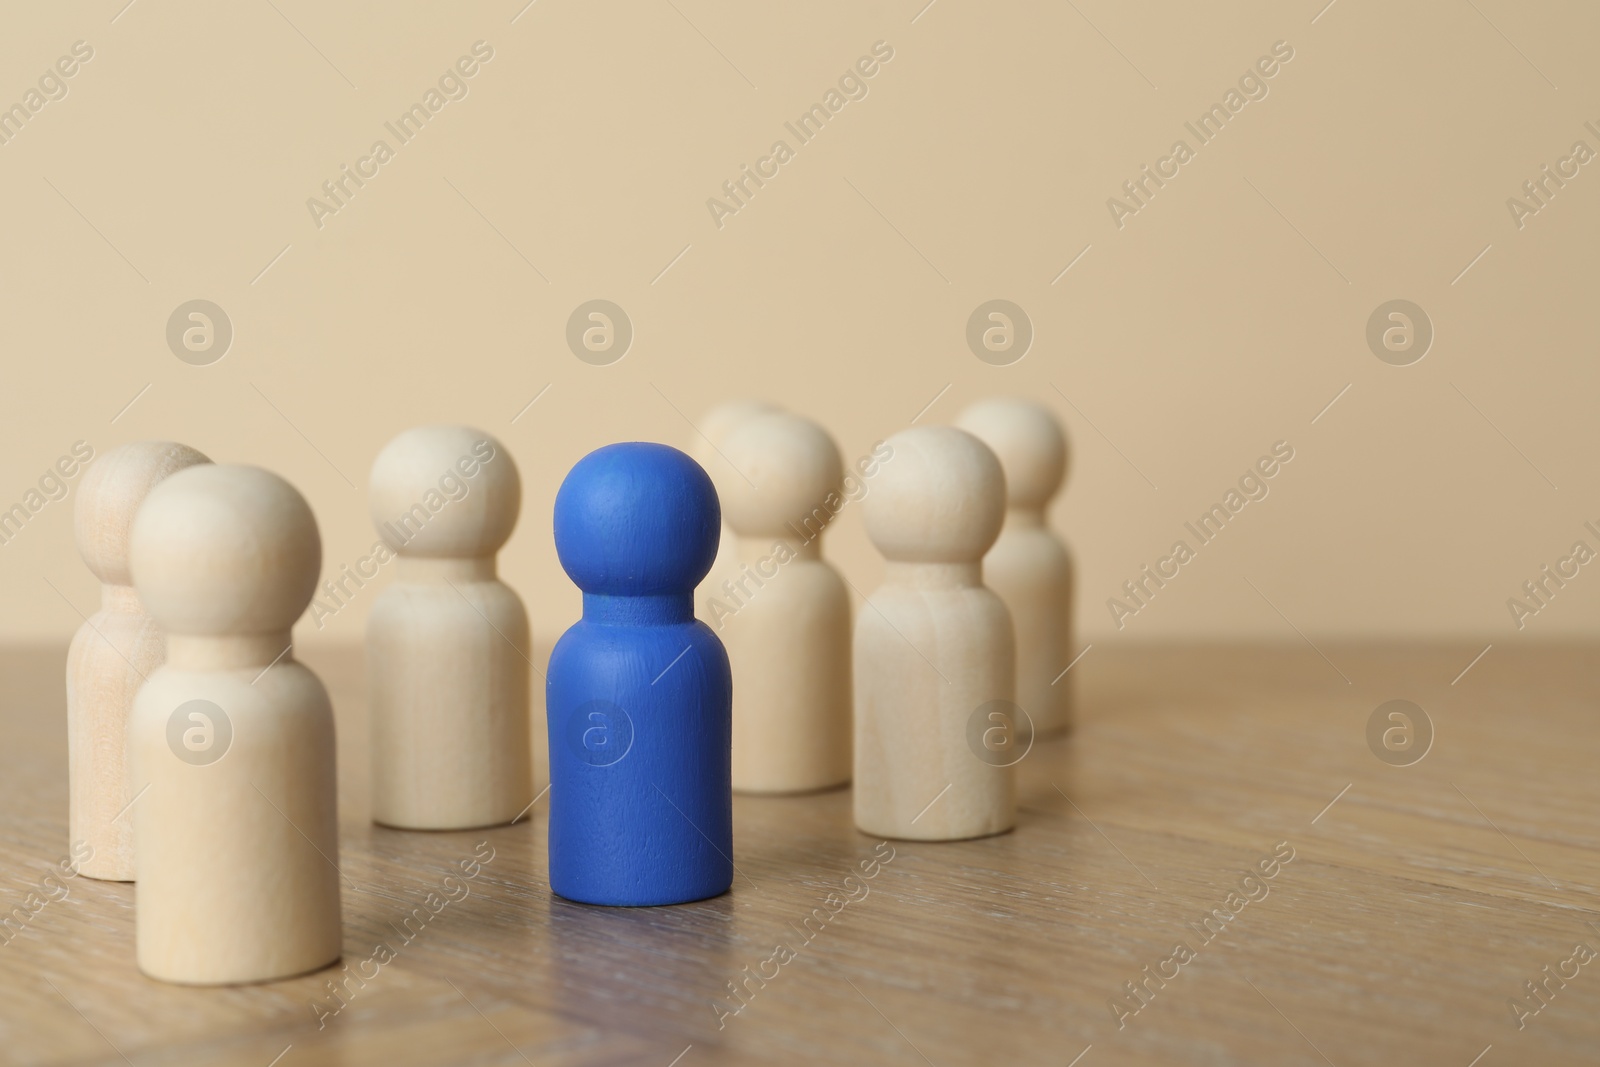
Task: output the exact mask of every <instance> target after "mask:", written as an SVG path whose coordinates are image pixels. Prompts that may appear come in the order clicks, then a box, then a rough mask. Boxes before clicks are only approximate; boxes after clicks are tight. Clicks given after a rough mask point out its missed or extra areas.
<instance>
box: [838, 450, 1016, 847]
mask: <svg viewBox="0 0 1600 1067" xmlns="http://www.w3.org/2000/svg"><path fill="white" fill-rule="evenodd" d="M888 444H889V446H890V448H891V449H892V454H893V456H894V461H893V462H892V463H886V464H884V466H883V469H882V472H881V473H880V474H879V475H878V476H877V478H876V479H875V480H874V483H873V487H872V492H871V493H869V494H868V495H867V496H866V498H865V499H864V500H863V501H862V514H863V517H864V518H865V520H866V525H867V535H868V536H869V537H870V538H871V539H872V543H873V544H874V545H876V546H877V548H878V551H880V552H882V553H883V556H884V559H885V561H886V562H885V566H884V581H883V585H881V586H880V587H879V588H878V589H877V590H876V591H875V592H874V593H873V594H872V597H871V599H870V600H869V601H868V604H867V606H866V607H865V608H863V609H862V610H861V611H860V612H859V614H858V615H857V617H856V635H855V712H856V751H855V819H856V826H857V827H858V828H859V829H861V830H862V831H864V832H865V833H869V834H874V835H877V836H881V837H894V838H907V839H911V840H920V841H955V840H960V839H962V838H969V837H982V836H984V835H987V834H996V833H1000V832H1002V831H1005V830H1009V829H1011V827H1012V826H1013V825H1014V824H1015V821H1016V800H1015V784H1014V780H1013V778H1014V773H1015V772H1014V769H1013V767H1012V766H1011V765H1010V763H1009V762H1007V761H1006V760H1004V759H996V758H994V753H991V752H990V750H989V747H988V746H987V737H988V736H989V735H990V734H992V733H993V724H994V723H996V722H999V723H1000V724H1001V726H1002V727H1003V728H1005V729H1014V728H1015V726H1016V724H1014V723H1012V722H1011V721H1010V720H1009V719H1008V718H1007V714H1008V712H1009V711H1011V710H1012V708H1011V701H1012V700H1013V698H1014V696H1013V694H1014V685H1015V661H1014V659H1013V657H1014V656H1015V654H1016V652H1015V645H1014V642H1013V640H1012V633H1011V617H1010V614H1009V613H1008V612H1007V611H1006V606H1005V604H1004V603H1002V602H1001V600H1000V598H999V597H998V596H996V595H995V594H994V593H993V592H991V591H990V590H989V589H987V588H985V587H984V585H983V578H982V560H983V554H984V552H986V551H987V550H988V549H989V546H990V545H992V544H994V541H995V537H996V536H997V535H998V534H999V533H1000V524H1001V522H1002V520H1003V519H1004V516H1005V500H1006V486H1005V476H1004V475H1003V474H1002V473H1001V470H1000V461H999V460H998V459H996V458H995V455H994V453H993V452H991V451H989V449H988V447H987V446H986V445H984V444H983V442H981V441H979V440H978V439H977V438H976V437H973V436H972V435H971V434H968V433H965V432H964V431H961V430H957V429H952V428H950V427H947V426H920V427H915V428H913V429H910V430H905V431H902V432H901V433H898V434H896V435H894V436H893V437H891V438H889V441H888ZM996 715H998V716H1000V717H1001V718H1000V719H996V718H995V716H996Z"/></svg>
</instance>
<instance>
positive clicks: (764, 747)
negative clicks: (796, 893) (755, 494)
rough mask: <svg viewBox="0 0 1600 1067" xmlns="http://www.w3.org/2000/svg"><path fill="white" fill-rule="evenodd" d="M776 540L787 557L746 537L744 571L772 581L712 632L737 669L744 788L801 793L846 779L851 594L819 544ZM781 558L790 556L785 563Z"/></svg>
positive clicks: (736, 779)
mask: <svg viewBox="0 0 1600 1067" xmlns="http://www.w3.org/2000/svg"><path fill="white" fill-rule="evenodd" d="M780 543H781V544H783V546H784V548H785V549H786V550H787V553H779V552H777V551H775V550H774V547H773V543H770V542H769V543H768V544H767V545H766V546H765V548H764V549H763V548H762V547H761V543H760V542H759V541H751V540H750V539H744V543H743V544H741V546H740V552H739V556H740V560H741V562H742V563H743V564H744V566H745V568H746V569H747V570H749V571H754V572H755V573H757V574H761V573H765V572H768V571H770V572H771V577H770V578H768V579H767V581H766V583H765V584H763V585H762V586H761V587H760V588H759V590H753V591H752V595H751V596H750V598H749V599H748V601H747V602H745V603H744V604H743V605H742V606H741V607H739V608H738V610H737V612H736V613H735V614H733V615H731V616H729V617H728V618H726V619H724V620H723V625H722V626H721V627H719V628H718V630H717V635H718V636H719V637H721V638H722V641H723V643H724V644H725V645H726V646H727V649H728V660H729V662H730V663H731V664H732V665H733V672H734V698H733V788H734V790H735V791H736V792H740V793H803V792H808V791H811V790H816V789H828V788H831V787H833V786H838V785H843V784H844V783H846V782H848V781H849V780H850V768H851V761H850V701H851V694H850V599H849V595H848V594H847V593H846V591H845V585H844V582H843V580H841V579H840V577H839V574H838V572H837V571H835V570H834V569H833V568H832V567H831V566H830V565H828V564H827V563H826V562H824V561H823V559H822V557H821V553H820V552H819V551H818V550H817V548H816V545H815V543H813V544H812V545H810V546H805V547H801V548H796V547H794V546H793V545H792V543H790V542H780ZM790 553H792V555H789V554H790ZM779 556H783V558H785V559H786V560H787V562H784V563H783V564H782V565H781V566H779V565H776V564H775V562H774V561H775V559H776V558H778V557H779ZM745 585H746V587H747V588H748V587H749V586H750V583H749V582H746V583H745Z"/></svg>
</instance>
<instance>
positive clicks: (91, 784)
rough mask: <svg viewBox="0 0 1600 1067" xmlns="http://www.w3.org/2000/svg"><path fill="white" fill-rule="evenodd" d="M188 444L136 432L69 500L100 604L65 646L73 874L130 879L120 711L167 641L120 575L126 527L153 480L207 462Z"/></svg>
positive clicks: (124, 723) (124, 728)
mask: <svg viewBox="0 0 1600 1067" xmlns="http://www.w3.org/2000/svg"><path fill="white" fill-rule="evenodd" d="M210 462H211V461H210V460H209V459H207V458H206V457H205V456H203V455H201V454H200V453H199V452H196V451H195V450H194V449H192V448H190V447H189V446H188V445H180V444H177V443H176V442H173V441H140V442H138V443H136V444H130V445H120V446H118V447H116V448H113V449H112V450H111V451H109V452H107V453H105V454H104V455H102V456H101V457H100V458H99V459H98V460H96V461H95V462H94V463H93V465H91V466H90V467H89V469H88V470H87V471H86V472H85V473H84V475H83V481H82V482H81V483H80V484H79V486H78V499H77V502H76V503H75V504H74V505H73V530H74V533H75V534H76V539H77V543H78V555H80V556H82V557H83V562H84V563H85V564H87V565H88V567H89V570H90V571H91V572H93V574H94V576H95V577H96V578H98V579H100V581H101V582H102V583H103V584H102V586H101V591H100V610H99V611H97V612H95V613H94V614H93V615H91V616H89V618H88V620H87V621H85V622H84V624H83V625H82V626H80V627H79V628H78V632H77V633H76V634H75V635H73V638H72V647H71V648H70V649H69V650H68V652H67V779H68V787H67V796H68V798H69V799H68V816H67V823H68V826H69V831H68V832H69V834H70V841H71V844H72V846H73V849H74V855H76V854H77V849H79V848H84V849H85V850H86V852H87V854H88V858H86V859H84V860H83V861H82V863H80V864H79V866H78V873H79V874H84V875H87V876H89V877H90V878H104V879H109V880H111V881H117V882H131V881H132V880H133V872H134V862H133V816H132V814H131V812H130V811H129V810H128V803H129V801H131V800H132V799H133V793H132V791H131V790H130V789H129V788H128V755H127V734H128V715H129V713H130V712H131V711H132V709H133V697H134V694H135V693H137V692H138V691H139V686H140V685H141V684H142V683H143V682H144V680H145V677H146V676H147V675H149V673H150V672H151V671H153V670H155V669H156V668H157V667H159V666H160V665H161V661H162V660H163V659H164V658H165V657H166V645H165V643H164V642H163V641H162V639H161V630H160V629H159V628H158V627H157V626H156V624H155V620H154V619H152V618H150V616H149V615H147V614H145V610H144V608H143V606H142V605H140V603H139V597H138V596H137V595H136V594H135V593H134V591H133V579H132V578H130V577H129V575H128V534H129V531H130V530H131V529H132V527H133V517H134V515H135V514H137V513H138V510H139V505H140V504H142V503H144V498H145V496H146V495H148V494H149V492H150V490H151V489H152V488H154V487H155V485H156V483H158V482H160V481H161V480H162V479H164V478H166V477H167V476H168V475H171V474H174V473H176V472H178V471H180V470H183V469H184V468H185V467H192V466H194V465H196V464H199V463H210Z"/></svg>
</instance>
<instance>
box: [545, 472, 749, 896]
mask: <svg viewBox="0 0 1600 1067" xmlns="http://www.w3.org/2000/svg"><path fill="white" fill-rule="evenodd" d="M720 521H721V516H720V514H719V509H718V506H717V494H716V490H715V489H714V488H713V487H712V484H711V479H710V478H709V477H708V476H707V475H706V472H705V471H704V470H702V469H701V468H700V466H699V465H698V464H696V463H695V462H694V460H692V459H690V458H689V457H688V456H686V455H685V454H683V453H682V452H679V451H678V450H677V449H675V448H669V447H667V446H666V445H657V444H644V443H630V444H615V445H607V446H606V447H604V448H601V449H598V450H596V451H594V452H591V453H589V454H588V455H587V456H585V457H584V458H583V459H581V460H579V461H578V463H577V465H576V466H574V467H573V468H572V470H571V471H570V472H568V474H567V477H566V479H565V480H564V481H563V482H562V483H561V488H560V490H559V491H558V492H557V494H556V503H555V541H556V554H557V555H558V557H559V558H560V560H561V566H562V568H563V569H565V570H566V572H567V574H568V576H570V577H571V578H572V580H573V582H574V583H575V584H576V585H577V586H578V587H579V588H580V589H582V590H583V618H582V619H581V620H580V621H578V622H577V623H574V624H573V626H572V627H571V628H570V629H568V630H567V632H566V633H565V634H563V635H562V637H561V640H560V641H559V642H557V644H556V647H555V650H554V651H553V652H552V653H551V655H550V669H549V674H548V678H547V681H546V686H545V691H546V700H545V708H546V716H547V721H548V724H549V737H550V830H549V845H550V888H551V889H552V890H553V891H554V892H556V893H557V894H559V895H560V896H563V897H566V898H567V899H569V900H576V901H580V902H583V903H586V904H610V905H627V906H641V905H653V904H680V903H684V902H687V901H691V900H701V899H704V898H706V897H713V896H717V895H718V894H720V893H724V892H726V891H727V890H728V887H729V886H730V885H731V884H732V882H733V796H732V790H731V784H730V780H729V776H730V767H729V763H730V739H729V733H730V726H731V716H730V707H729V702H730V699H731V688H732V679H731V676H730V674H729V670H728V657H727V653H726V652H724V651H723V647H722V642H721V641H719V640H717V637H716V635H715V634H714V633H712V632H711V630H710V628H709V627H707V626H706V625H705V623H703V622H699V621H697V620H696V619H695V618H694V602H693V601H694V587H695V583H696V582H698V581H699V580H700V579H701V578H703V577H704V576H705V574H706V571H707V570H708V569H709V568H710V566H711V561H712V558H713V557H714V556H715V554H716V551H717V532H718V529H719V525H720Z"/></svg>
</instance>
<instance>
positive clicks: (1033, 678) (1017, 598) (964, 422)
mask: <svg viewBox="0 0 1600 1067" xmlns="http://www.w3.org/2000/svg"><path fill="white" fill-rule="evenodd" d="M956 425H957V426H958V427H960V428H961V429H963V430H966V431H967V432H968V433H970V434H972V435H973V436H975V437H977V438H978V439H979V440H980V441H982V442H983V443H984V444H986V445H988V446H989V448H990V449H991V450H992V451H993V452H994V454H995V455H996V456H998V457H999V459H1000V466H1001V468H1002V469H1004V470H1005V473H1006V497H1007V500H1006V505H1007V508H1006V521H1005V525H1004V526H1002V527H1001V528H1000V537H999V539H998V540H996V541H995V543H994V547H993V548H991V549H989V552H988V554H987V555H986V556H984V557H983V582H984V584H985V585H987V586H989V588H991V589H993V590H994V591H995V592H996V593H998V594H1000V599H1001V600H1004V601H1005V602H1006V607H1007V608H1009V609H1010V610H1011V621H1012V623H1013V624H1014V625H1015V626H1016V630H1017V703H1019V704H1021V705H1022V708H1023V710H1024V711H1026V712H1027V713H1028V715H1029V716H1030V717H1031V718H1032V719H1033V728H1034V732H1035V734H1036V735H1037V736H1039V737H1045V736H1049V735H1052V734H1059V733H1064V732H1066V731H1069V730H1070V729H1071V728H1072V676H1071V675H1070V674H1064V673H1063V672H1064V671H1065V670H1066V667H1067V665H1068V664H1069V663H1071V662H1072V657H1073V656H1075V655H1076V654H1077V653H1076V651H1075V650H1074V649H1073V647H1072V557H1071V556H1070V555H1069V554H1068V553H1067V548H1066V545H1064V544H1063V543H1062V541H1061V538H1059V537H1057V536H1056V534H1055V531H1053V530H1051V529H1050V526H1049V520H1048V517H1047V514H1048V509H1049V507H1050V501H1051V500H1052V499H1054V497H1055V495H1056V494H1057V493H1058V492H1060V490H1061V483H1062V480H1063V479H1064V478H1065V476H1066V472H1067V438H1066V434H1064V433H1063V432H1062V430H1061V424H1060V423H1059V422H1057V421H1056V417H1055V415H1054V414H1052V413H1051V412H1050V409H1048V408H1046V407H1044V406H1042V405H1040V404H1035V403H1032V402H1030V401H1026V400H1009V399H993V400H984V401H980V402H979V403H976V404H973V405H972V406H971V407H969V408H967V409H966V410H965V411H963V412H962V413H961V416H960V417H959V418H957V419H956Z"/></svg>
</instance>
